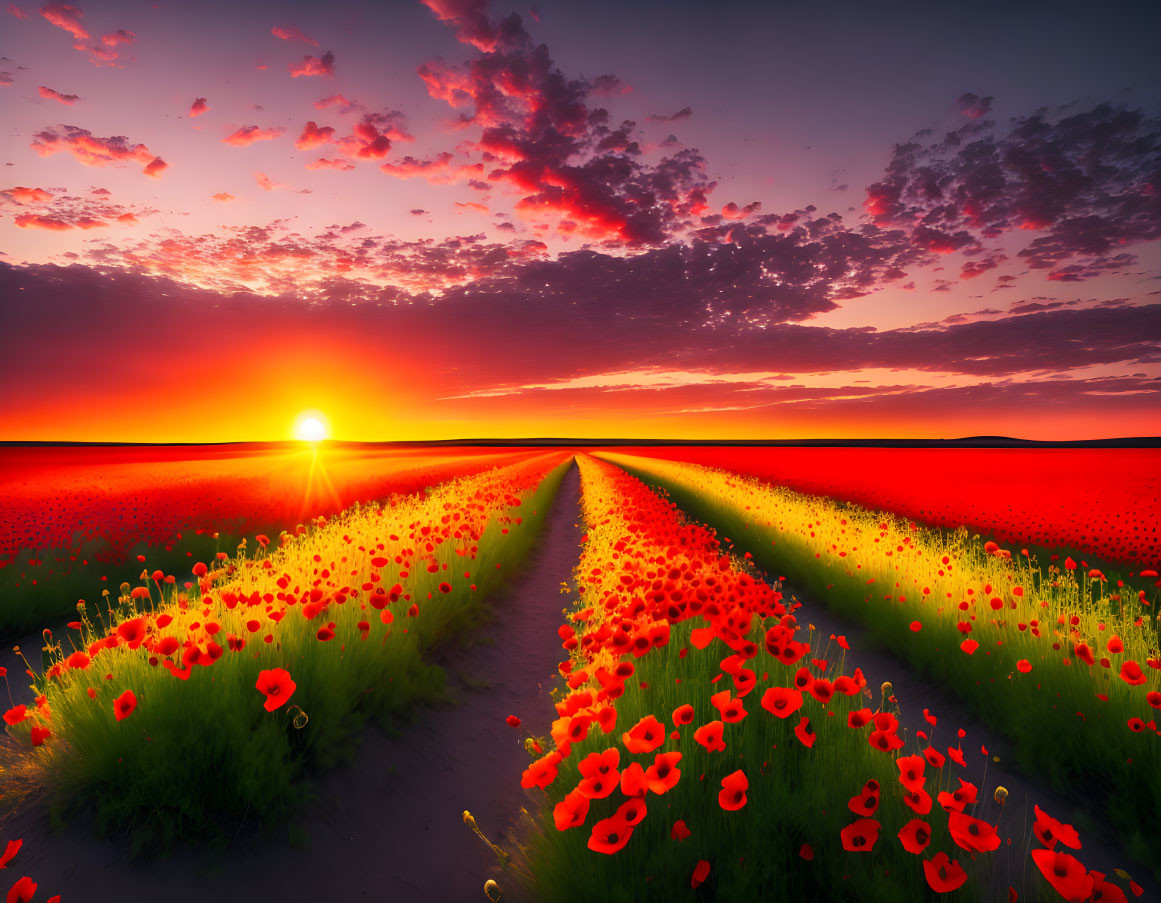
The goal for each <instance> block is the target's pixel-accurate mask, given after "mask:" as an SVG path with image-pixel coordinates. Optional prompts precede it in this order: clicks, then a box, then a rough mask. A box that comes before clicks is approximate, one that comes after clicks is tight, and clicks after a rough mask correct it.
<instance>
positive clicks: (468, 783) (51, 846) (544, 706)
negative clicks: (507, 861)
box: [0, 466, 583, 903]
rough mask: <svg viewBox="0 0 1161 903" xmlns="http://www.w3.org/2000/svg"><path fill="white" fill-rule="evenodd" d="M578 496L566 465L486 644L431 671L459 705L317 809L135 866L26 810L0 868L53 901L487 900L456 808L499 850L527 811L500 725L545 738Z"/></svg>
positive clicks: (513, 751) (370, 757)
mask: <svg viewBox="0 0 1161 903" xmlns="http://www.w3.org/2000/svg"><path fill="white" fill-rule="evenodd" d="M579 498H580V477H579V472H578V470H577V468H576V467H575V466H574V467H573V468H572V469H571V470H570V471H569V472H568V474H567V475H566V476H565V478H564V480H563V482H562V484H561V487H560V490H559V492H558V495H557V497H556V500H555V502H554V503H553V508H552V511H551V512H550V513H549V516H548V519H547V521H546V523H545V529H544V534H543V535H542V537H541V539H540V541H539V542H538V544H537V545H536V547H535V548H534V549H533V550H532V551H531V553H530V555H529V558H528V560H527V562H526V563H525V564H524V566H523V567H522V568H521V569H520V573H519V576H518V577H517V578H516V579H515V580H514V581H513V584H512V585H510V586H509V587H508V589H507V590H506V591H503V592H502V593H500V594H498V595H497V596H496V598H495V599H494V603H493V608H494V611H495V614H496V617H495V619H494V620H493V621H492V622H490V623H489V624H488V625H486V626H485V627H484V628H483V629H482V631H481V633H482V634H483V636H484V637H486V638H490V640H491V641H490V642H489V641H488V640H485V642H483V643H481V644H477V645H473V646H471V647H470V648H468V649H466V650H461V651H460V652H458V653H456V654H455V655H453V656H451V657H450V658H449V659H448V660H447V661H446V663H445V667H446V668H447V670H448V672H449V684H450V689H451V690H452V692H453V695H454V696H455V698H456V700H457V704H455V705H447V706H441V707H437V708H432V709H429V710H427V711H425V712H424V713H423V714H422V716H421V720H420V721H419V722H418V723H417V724H415V725H411V726H408V727H406V728H404V729H403V730H402V732H401V733H400V734H399V736H398V737H396V738H387V737H385V736H383V735H382V733H381V732H379V731H377V730H375V729H369V730H367V731H366V733H365V736H364V738H363V742H362V743H361V745H360V748H359V752H358V754H357V757H356V759H355V761H354V763H353V764H352V766H351V767H349V768H342V769H340V770H337V771H334V772H331V773H329V774H327V775H325V776H323V777H322V778H320V779H318V780H317V781H316V783H315V785H314V788H315V791H316V793H317V798H316V800H315V801H314V802H313V803H311V804H309V805H308V806H307V807H306V808H305V809H304V810H303V811H302V812H301V813H300V814H299V815H298V816H297V817H296V818H293V819H292V820H290V822H289V823H288V824H287V825H286V827H285V829H280V830H279V832H278V833H277V836H276V837H272V838H269V839H256V838H243V839H239V840H238V841H237V842H236V845H235V846H234V847H232V848H231V849H230V850H228V851H226V852H225V853H217V854H211V853H195V852H192V851H188V850H184V851H180V852H178V853H175V854H174V855H173V856H172V857H170V858H168V859H164V860H157V861H151V862H146V863H138V864H134V863H131V862H130V861H129V859H128V856H127V855H126V852H125V850H124V849H123V847H122V846H121V845H118V844H116V843H113V842H109V841H100V840H95V839H94V838H93V836H92V830H91V826H89V825H84V824H78V825H76V826H73V827H71V828H69V829H68V830H66V831H63V832H60V833H52V832H51V831H50V830H49V827H48V824H47V819H46V818H45V816H44V813H43V812H41V811H30V812H28V813H24V814H22V815H20V816H18V817H17V818H16V819H13V821H12V822H10V823H9V824H8V825H7V826H5V828H4V830H3V834H2V835H0V839H8V838H15V837H22V838H23V839H24V848H23V849H22V850H21V852H20V855H19V856H18V858H17V859H16V860H14V861H13V863H12V864H11V865H10V866H9V869H8V870H7V871H6V872H5V874H10V875H14V878H13V880H15V878H16V877H19V876H20V875H23V874H29V875H30V876H32V877H33V879H34V880H36V881H37V882H39V883H40V888H41V893H40V894H38V899H41V898H42V895H43V896H44V897H47V896H48V895H51V894H54V893H60V894H62V899H63V903H105V901H109V903H112V901H117V903H123V901H126V900H132V901H136V900H147V899H154V898H157V899H165V900H166V901H168V903H186V901H188V903H206V901H214V903H227V901H230V903H232V901H239V903H242V901H245V903H254V901H266V900H275V901H287V903H290V901H300V900H302V901H305V900H336V901H338V900H342V901H348V900H376V901H399V903H427V901H430V903H459V901H482V900H485V899H486V898H485V897H484V894H483V885H484V881H485V880H486V879H487V878H488V877H490V876H497V877H498V880H500V881H501V883H502V884H504V883H505V882H504V879H503V877H502V876H499V874H498V873H499V869H498V868H497V867H496V865H495V857H494V856H493V854H492V853H491V852H490V851H489V850H488V849H487V847H485V846H484V844H483V843H482V842H481V841H480V840H479V839H478V838H477V837H475V836H474V835H473V834H472V833H471V832H470V831H469V830H468V828H467V827H465V825H464V823H463V821H462V813H463V810H464V809H468V810H470V811H471V812H472V813H473V814H474V815H475V816H476V819H477V821H478V823H479V825H480V827H481V828H482V830H484V832H485V833H487V834H488V835H489V836H490V837H492V839H493V840H495V841H500V840H502V839H503V835H504V834H505V832H506V831H507V829H508V828H509V826H510V825H511V824H512V823H513V822H514V821H515V819H516V817H517V816H518V814H519V810H520V806H521V805H522V804H523V803H524V802H525V798H524V796H523V791H521V790H520V775H521V773H522V771H523V770H524V768H526V767H527V765H528V762H529V757H528V754H527V753H526V752H525V751H524V749H523V746H522V738H523V737H524V736H525V734H524V733H523V732H522V731H516V730H513V729H512V728H511V727H509V726H508V725H507V724H506V723H505V721H504V719H505V718H506V717H507V716H508V715H513V714H515V715H518V716H519V717H520V718H522V719H523V720H524V726H525V727H527V728H528V729H529V730H530V731H531V732H533V733H536V734H538V735H540V736H543V735H545V734H547V733H548V728H549V724H550V723H551V719H552V716H553V714H554V710H553V708H552V705H551V701H550V700H549V698H548V695H547V694H548V691H549V689H550V688H551V686H552V676H553V675H554V674H555V673H556V664H557V662H558V661H559V660H560V658H561V656H562V652H561V649H560V648H559V640H558V639H557V634H556V631H557V628H558V627H559V626H560V623H561V610H562V608H563V607H564V601H565V600H564V598H563V597H562V595H561V584H562V582H564V581H570V580H571V577H572V570H573V568H574V567H575V566H576V563H577V559H578V556H579V546H580V537H581V534H582V533H583V530H582V529H581V528H580V527H579V526H578V524H580V510H579ZM465 678H466V680H465ZM481 679H486V680H488V681H489V683H488V684H487V685H486V686H481V685H480V684H479V683H478V682H477V681H478V680H481ZM292 837H293V838H295V839H296V841H295V842H294V843H292V842H291V840H290V838H292ZM14 873H15V874H14ZM509 897H510V894H506V895H505V898H506V899H508V898H509Z"/></svg>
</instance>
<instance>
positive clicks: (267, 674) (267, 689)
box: [175, 668, 298, 712]
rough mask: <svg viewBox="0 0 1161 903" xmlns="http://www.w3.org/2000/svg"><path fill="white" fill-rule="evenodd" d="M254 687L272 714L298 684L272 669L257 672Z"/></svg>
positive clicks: (282, 671)
mask: <svg viewBox="0 0 1161 903" xmlns="http://www.w3.org/2000/svg"><path fill="white" fill-rule="evenodd" d="M175 673H176V672H175ZM187 676H188V675H187ZM254 686H255V687H256V688H257V689H258V692H259V693H261V694H262V695H263V696H265V697H266V702H265V703H263V706H264V708H265V709H266V711H268V712H273V711H274V710H275V709H276V708H278V707H279V706H282V705H285V704H286V701H287V700H288V699H290V697H291V695H292V694H293V693H294V690H295V688H296V687H297V686H298V684H296V683H295V682H294V681H293V680H291V679H290V672H288V671H287V670H286V669H285V668H272V669H270V670H268V671H261V672H259V674H258V682H257V683H256V684H254Z"/></svg>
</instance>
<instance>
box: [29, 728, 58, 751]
mask: <svg viewBox="0 0 1161 903" xmlns="http://www.w3.org/2000/svg"><path fill="white" fill-rule="evenodd" d="M50 736H52V731H50V730H49V729H48V728H47V727H41V726H40V725H39V724H34V725H33V726H32V729H31V730H30V731H29V739H30V740H32V745H33V746H40V745H41V744H42V743H44V741H45V740H47V739H48V738H49V737H50Z"/></svg>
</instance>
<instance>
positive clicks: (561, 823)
mask: <svg viewBox="0 0 1161 903" xmlns="http://www.w3.org/2000/svg"><path fill="white" fill-rule="evenodd" d="M588 814H589V798H588V797H587V796H585V795H584V794H583V793H581V792H580V790H573V791H572V792H570V793H568V794H567V795H566V796H565V798H564V799H562V800H561V801H560V802H559V803H557V804H556V805H555V806H554V807H553V809H552V820H553V822H554V823H555V824H556V830H558V831H567V830H568V829H569V828H576V827H579V826H580V825H583V824H584V823H585V819H586V818H587V817H588Z"/></svg>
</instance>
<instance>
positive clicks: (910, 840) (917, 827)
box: [899, 818, 931, 856]
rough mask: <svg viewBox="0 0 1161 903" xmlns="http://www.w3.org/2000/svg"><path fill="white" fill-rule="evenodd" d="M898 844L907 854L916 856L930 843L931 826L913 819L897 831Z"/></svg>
mask: <svg viewBox="0 0 1161 903" xmlns="http://www.w3.org/2000/svg"><path fill="white" fill-rule="evenodd" d="M899 842H900V843H901V844H903V849H905V850H906V851H907V852H908V853H914V854H915V855H917V856H918V855H919V854H920V853H922V852H923V851H924V850H926V849H927V845H928V844H929V843H931V826H930V825H928V824H927V822H925V821H924V820H923V819H921V818H913V819H911V821H909V822H907V824H905V825H904V826H903V827H902V828H900V829H899Z"/></svg>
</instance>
